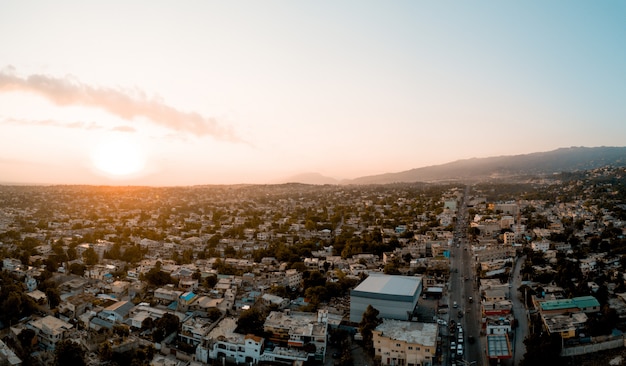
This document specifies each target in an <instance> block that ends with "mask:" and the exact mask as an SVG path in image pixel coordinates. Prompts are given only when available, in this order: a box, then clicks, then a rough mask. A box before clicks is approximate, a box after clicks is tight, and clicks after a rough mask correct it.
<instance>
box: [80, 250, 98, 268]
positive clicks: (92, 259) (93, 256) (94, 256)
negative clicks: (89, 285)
mask: <svg viewBox="0 0 626 366" xmlns="http://www.w3.org/2000/svg"><path fill="white" fill-rule="evenodd" d="M99 259H100V258H99V257H98V253H96V251H95V250H94V249H93V248H92V247H89V248H87V250H85V251H84V252H83V261H84V262H85V264H86V265H88V266H93V265H94V264H97V263H98V260H99Z"/></svg>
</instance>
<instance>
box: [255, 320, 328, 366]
mask: <svg viewBox="0 0 626 366" xmlns="http://www.w3.org/2000/svg"><path fill="white" fill-rule="evenodd" d="M263 329H264V330H265V332H266V333H268V334H269V339H270V340H271V341H272V342H274V343H276V344H278V345H280V346H285V347H292V348H297V349H302V350H305V351H306V352H308V353H312V354H314V357H315V359H317V360H322V361H323V360H324V355H325V353H326V339H327V329H328V312H327V311H326V310H319V311H318V312H317V314H314V313H303V312H290V311H285V312H279V311H272V312H271V313H270V314H269V315H268V316H267V318H266V319H265V325H264V327H263Z"/></svg>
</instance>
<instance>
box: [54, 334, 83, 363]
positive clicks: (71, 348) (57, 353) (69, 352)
mask: <svg viewBox="0 0 626 366" xmlns="http://www.w3.org/2000/svg"><path fill="white" fill-rule="evenodd" d="M85 353H86V350H85V349H84V348H83V346H81V345H80V344H78V343H76V342H74V341H73V340H71V339H64V340H61V341H59V342H57V344H56V346H55V350H54V364H55V365H56V366H66V365H72V366H83V365H86V364H87V363H86V361H85V358H84V356H83V355H84V354H85Z"/></svg>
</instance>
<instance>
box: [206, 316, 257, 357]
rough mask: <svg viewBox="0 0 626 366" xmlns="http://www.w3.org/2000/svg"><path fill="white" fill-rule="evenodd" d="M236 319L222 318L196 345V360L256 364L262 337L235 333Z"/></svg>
mask: <svg viewBox="0 0 626 366" xmlns="http://www.w3.org/2000/svg"><path fill="white" fill-rule="evenodd" d="M236 328H237V319H235V318H224V319H222V321H220V322H219V323H218V324H217V325H216V326H215V327H214V328H213V329H212V330H211V331H210V332H209V334H208V336H207V337H205V340H204V341H203V342H202V343H201V344H199V345H198V347H196V360H198V361H200V362H204V363H208V362H209V360H224V362H232V363H246V364H250V363H252V364H257V363H258V362H259V360H260V357H261V353H262V352H263V338H261V337H257V336H255V335H252V334H250V335H243V334H239V333H235V329H236Z"/></svg>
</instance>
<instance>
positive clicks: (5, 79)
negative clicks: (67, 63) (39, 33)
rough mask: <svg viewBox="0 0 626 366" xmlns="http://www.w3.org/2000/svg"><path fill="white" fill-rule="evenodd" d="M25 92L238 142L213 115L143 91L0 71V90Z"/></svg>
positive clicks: (62, 102)
mask: <svg viewBox="0 0 626 366" xmlns="http://www.w3.org/2000/svg"><path fill="white" fill-rule="evenodd" d="M6 91H26V92H31V93H36V94H39V95H41V96H42V97H44V98H46V99H48V100H49V101H51V102H52V103H54V104H56V105H59V106H68V105H83V106H90V107H96V108H101V109H103V110H105V111H107V112H109V113H111V114H114V115H116V116H118V117H121V118H124V119H126V120H132V119H134V118H136V117H146V118H148V119H149V120H151V121H152V122H153V123H155V124H157V125H160V126H162V127H165V128H167V129H170V130H174V131H177V132H183V133H190V134H193V135H196V136H213V137H214V138H216V139H219V140H226V141H232V142H241V140H240V139H239V138H238V137H237V136H236V135H235V133H234V132H233V131H232V129H231V128H229V127H225V126H221V125H220V124H219V123H218V122H217V120H216V119H215V118H211V117H205V116H202V115H201V114H199V113H196V112H183V111H179V110H178V109H176V108H173V107H171V106H168V105H166V104H164V103H163V102H162V101H161V100H158V99H156V98H152V99H150V98H147V97H146V95H145V94H144V93H143V92H136V93H129V92H128V91H123V90H117V89H111V88H102V87H94V86H90V85H86V84H83V83H81V82H79V81H76V80H74V79H72V78H55V77H51V76H47V75H40V74H33V75H30V76H27V77H24V78H22V77H19V76H17V75H15V70H14V68H12V67H7V68H5V69H3V70H2V71H0V92H6Z"/></svg>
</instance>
